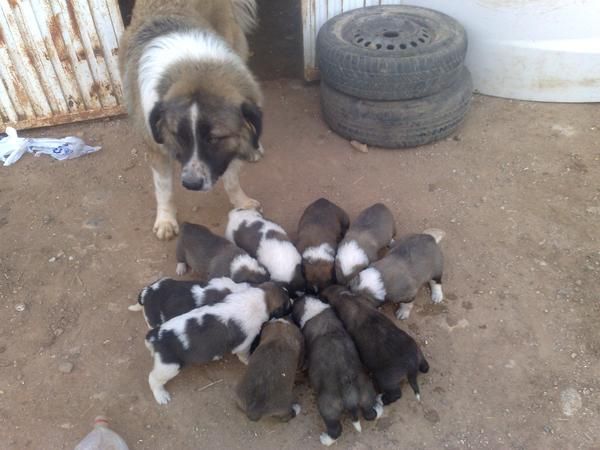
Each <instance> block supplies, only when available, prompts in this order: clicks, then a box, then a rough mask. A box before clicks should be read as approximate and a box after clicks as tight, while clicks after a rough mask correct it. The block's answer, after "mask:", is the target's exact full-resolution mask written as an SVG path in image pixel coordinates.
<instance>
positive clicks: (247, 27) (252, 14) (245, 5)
mask: <svg viewBox="0 0 600 450" xmlns="http://www.w3.org/2000/svg"><path fill="white" fill-rule="evenodd" d="M232 3H233V13H234V15H235V19H236V20H237V23H239V24H240V27H241V28H242V31H243V32H244V33H245V34H248V33H251V32H252V31H254V29H255V28H256V25H257V23H258V14H257V12H256V0H233V1H232Z"/></svg>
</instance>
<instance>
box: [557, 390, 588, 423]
mask: <svg viewBox="0 0 600 450" xmlns="http://www.w3.org/2000/svg"><path fill="white" fill-rule="evenodd" d="M560 404H561V408H562V412H563V414H564V415H565V416H569V417H570V416H573V415H575V413H576V412H577V411H578V410H579V409H580V408H581V406H582V404H583V402H582V401H581V395H579V392H577V389H575V388H572V387H570V388H567V389H565V390H564V391H562V392H561V393H560Z"/></svg>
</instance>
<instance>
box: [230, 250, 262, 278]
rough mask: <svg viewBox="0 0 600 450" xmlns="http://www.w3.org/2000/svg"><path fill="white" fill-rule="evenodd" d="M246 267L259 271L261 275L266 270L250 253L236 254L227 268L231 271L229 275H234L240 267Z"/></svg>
mask: <svg viewBox="0 0 600 450" xmlns="http://www.w3.org/2000/svg"><path fill="white" fill-rule="evenodd" d="M244 268H246V269H248V270H249V271H251V272H254V273H260V274H262V275H266V274H267V271H266V270H265V268H264V267H262V266H261V265H260V264H259V262H258V261H257V260H256V259H254V258H253V257H252V256H250V255H238V256H236V257H235V258H234V259H233V261H231V266H229V270H230V272H231V276H232V277H233V276H235V274H236V273H237V272H238V271H239V270H241V269H244Z"/></svg>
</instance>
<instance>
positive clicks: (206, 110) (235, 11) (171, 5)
mask: <svg viewBox="0 0 600 450" xmlns="http://www.w3.org/2000/svg"><path fill="white" fill-rule="evenodd" d="M255 23H256V3H255V0H187V1H166V0H137V1H136V2H135V8H134V10H133V16H132V20H131V24H130V25H129V26H128V27H127V29H126V30H125V32H124V33H123V36H122V38H121V40H120V46H119V47H120V48H119V69H120V72H121V79H122V80H123V93H124V96H125V103H126V104H127V107H128V111H129V117H130V118H131V120H132V121H133V128H134V130H137V132H138V133H139V134H140V135H141V137H143V138H144V139H145V141H146V144H147V148H148V156H149V158H148V160H149V162H150V166H151V167H152V174H153V179H154V190H155V194H156V203H157V205H156V221H155V222H154V233H155V234H156V236H157V237H158V238H159V239H171V238H172V237H173V236H175V235H176V234H177V233H178V231H179V227H178V224H177V218H176V207H175V204H174V201H173V166H174V165H175V161H177V162H178V163H179V164H180V165H181V171H180V177H181V183H182V184H183V186H184V187H185V188H186V189H190V190H194V191H210V190H211V189H212V188H213V187H214V186H215V184H216V182H217V180H218V179H219V178H220V177H221V176H222V177H223V179H224V185H225V190H226V192H227V195H228V197H229V201H230V202H231V203H232V204H233V205H234V206H235V207H244V208H257V207H258V206H259V203H258V202H257V201H256V200H253V199H251V198H249V197H248V196H247V195H246V194H245V193H244V191H243V190H242V188H241V187H240V183H239V172H240V170H241V167H242V164H243V162H242V161H257V160H258V159H260V158H261V157H262V154H263V149H262V146H261V145H260V142H259V138H260V134H261V130H262V111H261V104H262V94H261V91H260V88H259V86H258V83H257V82H256V81H255V79H254V77H253V76H252V74H251V73H250V71H249V69H248V67H247V66H246V60H247V58H248V43H247V41H246V36H245V34H246V33H249V32H250V31H251V30H252V29H253V28H254V26H255Z"/></svg>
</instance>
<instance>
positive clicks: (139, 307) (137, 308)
mask: <svg viewBox="0 0 600 450" xmlns="http://www.w3.org/2000/svg"><path fill="white" fill-rule="evenodd" d="M127 309H128V310H129V311H141V310H142V309H144V307H143V306H142V305H140V304H139V303H134V304H133V305H129V306H128V307H127Z"/></svg>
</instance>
